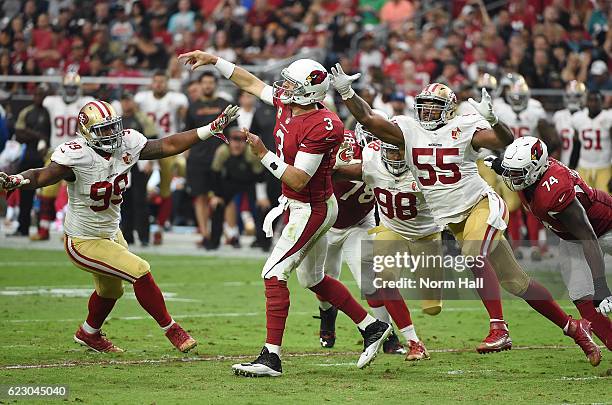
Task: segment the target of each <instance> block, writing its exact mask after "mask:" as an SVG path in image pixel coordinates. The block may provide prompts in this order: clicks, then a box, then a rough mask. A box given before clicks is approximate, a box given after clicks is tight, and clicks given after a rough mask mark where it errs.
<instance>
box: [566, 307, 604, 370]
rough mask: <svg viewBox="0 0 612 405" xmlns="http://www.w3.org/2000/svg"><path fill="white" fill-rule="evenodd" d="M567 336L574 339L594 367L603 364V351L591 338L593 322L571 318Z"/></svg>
mask: <svg viewBox="0 0 612 405" xmlns="http://www.w3.org/2000/svg"><path fill="white" fill-rule="evenodd" d="M565 334H566V335H567V336H569V337H571V338H572V339H574V342H576V344H577V345H578V346H580V348H581V349H582V351H583V352H584V354H586V356H587V359H589V362H590V363H591V365H592V366H593V367H596V366H598V365H599V363H600V362H601V350H599V347H597V345H596V344H595V342H594V341H593V338H592V337H591V322H589V321H587V320H586V319H571V317H570V320H569V325H568V327H567V332H565Z"/></svg>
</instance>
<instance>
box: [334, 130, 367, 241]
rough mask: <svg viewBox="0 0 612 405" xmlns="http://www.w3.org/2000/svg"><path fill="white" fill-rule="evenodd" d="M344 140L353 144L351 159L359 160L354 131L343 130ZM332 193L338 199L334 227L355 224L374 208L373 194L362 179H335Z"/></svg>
mask: <svg viewBox="0 0 612 405" xmlns="http://www.w3.org/2000/svg"><path fill="white" fill-rule="evenodd" d="M344 141H346V142H349V143H350V144H351V145H352V146H353V159H356V160H361V147H360V146H359V144H358V143H357V139H356V138H355V133H354V132H353V131H349V130H345V131H344ZM334 155H335V153H334ZM334 194H335V195H336V200H338V218H337V219H336V222H335V223H334V226H333V227H334V228H336V229H346V228H349V227H351V226H354V225H357V224H358V223H359V222H361V221H362V220H363V219H364V218H365V217H366V216H367V215H368V214H369V213H370V212H371V211H372V210H373V209H374V194H373V193H372V190H371V189H370V187H369V186H367V185H366V184H365V183H364V182H362V181H337V182H335V183H334Z"/></svg>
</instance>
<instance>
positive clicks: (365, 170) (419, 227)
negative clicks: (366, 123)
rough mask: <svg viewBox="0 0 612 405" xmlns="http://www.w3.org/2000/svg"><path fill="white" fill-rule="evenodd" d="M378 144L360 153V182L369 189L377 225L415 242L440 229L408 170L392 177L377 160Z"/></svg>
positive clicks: (379, 160) (378, 153)
mask: <svg viewBox="0 0 612 405" xmlns="http://www.w3.org/2000/svg"><path fill="white" fill-rule="evenodd" d="M381 153H382V152H381V147H380V141H374V142H370V144H368V146H367V147H366V148H365V149H364V150H363V152H362V157H363V162H362V164H361V170H362V177H363V181H364V182H365V183H366V184H367V185H368V186H370V187H371V188H372V191H373V192H374V197H375V198H376V204H377V205H378V209H379V213H380V221H381V223H382V224H383V225H384V226H385V227H386V228H388V229H390V230H392V231H394V232H396V233H398V234H400V235H401V236H403V237H404V238H406V239H419V238H422V237H424V236H427V235H431V234H433V233H436V232H440V231H441V230H442V228H441V227H440V226H439V225H437V224H436V223H435V221H434V217H433V214H432V213H431V210H430V209H429V207H428V206H427V204H426V203H425V197H423V193H421V191H420V190H419V187H418V186H417V183H416V181H415V180H414V177H413V176H412V174H411V173H410V171H409V170H407V171H405V172H404V173H402V174H401V175H399V176H395V175H393V174H391V173H389V171H388V170H387V168H386V167H385V164H384V163H383V161H382V159H381Z"/></svg>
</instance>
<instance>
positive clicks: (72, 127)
mask: <svg viewBox="0 0 612 405" xmlns="http://www.w3.org/2000/svg"><path fill="white" fill-rule="evenodd" d="M92 101H95V100H94V99H93V98H92V97H89V96H85V97H79V98H77V99H76V100H75V101H74V102H73V103H70V104H66V102H65V101H64V99H63V98H62V96H47V97H45V98H44V100H43V107H45V108H46V109H47V111H49V118H50V119H51V141H50V145H49V150H50V151H53V150H54V149H55V148H57V147H58V146H59V144H61V143H62V142H67V141H72V140H74V139H75V138H76V136H77V129H78V123H79V122H78V118H77V116H78V115H79V111H80V110H81V108H82V107H83V106H84V105H85V104H87V103H90V102H92Z"/></svg>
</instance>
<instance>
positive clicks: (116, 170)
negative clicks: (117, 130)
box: [51, 129, 147, 239]
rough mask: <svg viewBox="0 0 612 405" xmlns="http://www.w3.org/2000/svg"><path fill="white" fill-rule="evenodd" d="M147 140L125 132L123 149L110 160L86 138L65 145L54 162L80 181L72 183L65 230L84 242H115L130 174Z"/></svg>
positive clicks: (115, 152)
mask: <svg viewBox="0 0 612 405" xmlns="http://www.w3.org/2000/svg"><path fill="white" fill-rule="evenodd" d="M146 143H147V138H145V136H144V135H142V134H141V133H140V132H138V131H134V130H133V129H126V130H124V134H123V142H122V144H121V147H120V148H119V149H117V150H115V151H114V152H113V154H112V155H111V156H110V157H109V158H108V159H106V158H104V157H102V156H100V155H99V154H98V153H96V151H95V150H94V149H92V148H91V147H89V146H88V145H87V143H86V142H85V140H84V139H83V138H80V137H79V138H77V139H75V140H73V141H70V142H65V143H63V144H61V145H60V146H59V147H57V149H56V150H55V152H53V155H52V156H51V160H52V161H53V162H55V163H57V164H60V165H63V166H67V167H70V168H71V169H72V172H73V173H74V175H75V177H76V180H74V181H72V182H68V211H67V213H66V220H65V223H64V230H65V232H66V234H67V235H68V236H74V237H78V238H82V239H98V238H103V239H112V238H114V237H115V235H116V234H117V231H118V230H119V221H120V219H121V210H120V206H121V202H122V201H123V199H122V197H121V194H122V193H123V190H125V188H126V187H127V184H128V172H129V171H130V168H131V167H132V166H133V165H135V164H136V162H137V161H138V159H139V157H140V152H141V151H142V149H143V148H144V146H145V144H146Z"/></svg>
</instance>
